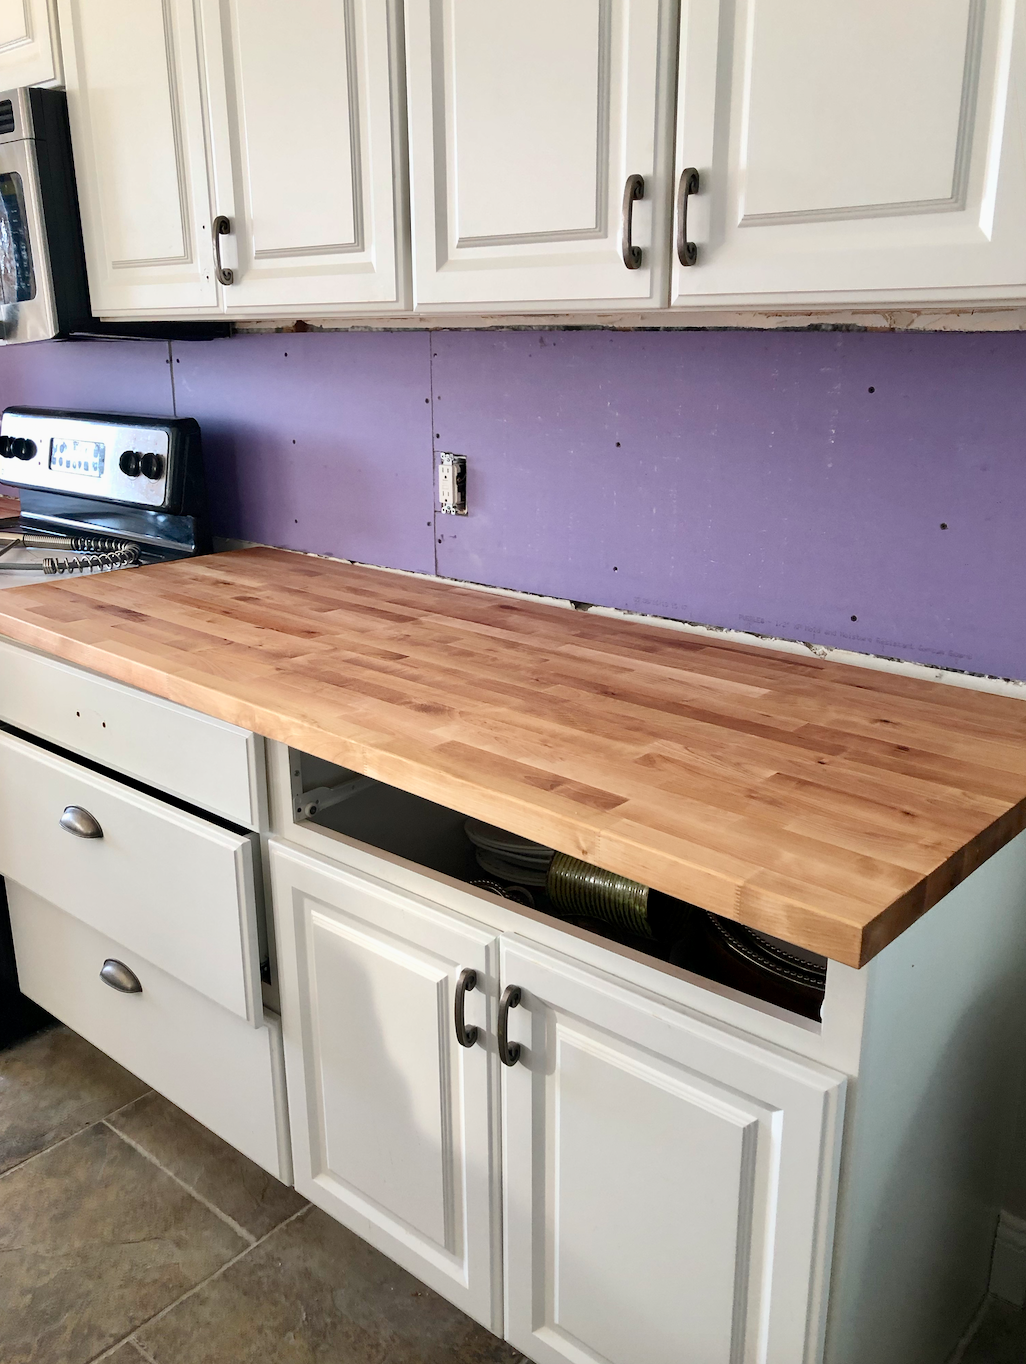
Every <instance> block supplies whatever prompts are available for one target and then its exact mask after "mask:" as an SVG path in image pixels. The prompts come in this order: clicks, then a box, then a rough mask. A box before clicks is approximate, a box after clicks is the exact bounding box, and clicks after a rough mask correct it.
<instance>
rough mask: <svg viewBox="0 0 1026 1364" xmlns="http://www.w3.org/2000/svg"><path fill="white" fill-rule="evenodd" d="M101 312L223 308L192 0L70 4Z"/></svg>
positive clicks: (71, 71)
mask: <svg viewBox="0 0 1026 1364" xmlns="http://www.w3.org/2000/svg"><path fill="white" fill-rule="evenodd" d="M59 4H60V9H59V13H60V24H61V35H62V44H63V52H64V64H65V74H66V80H67V88H68V112H69V115H70V119H71V137H72V145H73V148H74V153H75V171H76V178H77V181H78V194H79V203H80V205H81V210H82V233H83V237H84V239H85V250H86V264H87V267H88V271H89V293H90V300H91V302H92V307H93V312H94V313H96V314H97V315H98V316H107V315H114V316H117V315H125V314H131V313H162V314H168V313H170V314H174V313H175V312H178V311H186V310H187V311H189V312H196V311H198V310H205V309H216V308H217V306H218V292H217V284H216V281H215V279H214V267H213V246H212V237H211V216H210V215H211V205H210V192H209V189H208V184H207V162H206V137H205V132H204V124H203V107H202V98H201V91H200V66H199V56H198V53H197V46H196V44H197V32H196V24H195V16H194V14H193V8H192V0H59Z"/></svg>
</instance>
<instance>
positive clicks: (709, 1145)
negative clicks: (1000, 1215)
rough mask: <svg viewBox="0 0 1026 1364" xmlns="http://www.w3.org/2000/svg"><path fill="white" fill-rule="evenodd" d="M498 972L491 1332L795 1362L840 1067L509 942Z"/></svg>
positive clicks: (657, 1363) (665, 1357)
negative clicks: (498, 1121) (500, 1049)
mask: <svg viewBox="0 0 1026 1364" xmlns="http://www.w3.org/2000/svg"><path fill="white" fill-rule="evenodd" d="M501 975H502V984H503V986H504V988H505V989H508V987H509V986H511V985H512V986H519V987H520V989H521V1001H520V1004H519V1006H517V1007H514V1008H512V1009H510V1010H509V1011H508V1035H509V1038H510V1040H511V1042H520V1044H521V1052H520V1056H519V1058H518V1059H517V1061H516V1063H515V1064H514V1065H512V1066H509V1067H505V1066H504V1067H503V1152H504V1161H505V1164H504V1170H503V1189H504V1200H503V1201H504V1226H505V1236H504V1240H505V1246H504V1261H505V1275H506V1332H505V1333H506V1339H507V1340H508V1341H510V1342H511V1343H512V1344H513V1345H515V1346H516V1347H517V1349H519V1350H522V1351H523V1352H524V1353H525V1354H526V1355H527V1356H528V1357H529V1358H530V1359H531V1360H534V1361H536V1364H554V1361H563V1360H570V1361H573V1364H639V1361H644V1364H682V1361H684V1360H693V1361H695V1364H741V1361H755V1360H759V1361H767V1364H803V1361H804V1362H805V1364H811V1361H813V1360H815V1359H817V1358H818V1357H819V1355H820V1353H821V1350H822V1332H823V1317H824V1309H825V1301H826V1283H827V1272H828V1263H829V1248H830V1241H831V1235H832V1221H833V1206H834V1198H835V1186H836V1171H837V1159H838V1151H839V1141H840V1120H841V1109H842V1100H843V1093H844V1079H843V1077H841V1076H839V1075H836V1074H834V1073H832V1072H829V1071H826V1070H825V1069H823V1068H821V1067H818V1066H814V1065H813V1064H811V1063H809V1062H806V1061H803V1060H799V1059H798V1058H795V1057H793V1056H790V1055H788V1054H786V1053H783V1052H779V1051H775V1050H773V1049H771V1048H770V1047H768V1046H764V1045H762V1044H759V1043H757V1042H755V1041H754V1040H751V1039H747V1038H744V1037H741V1036H738V1035H737V1034H734V1033H732V1032H729V1031H727V1030H726V1029H725V1028H722V1027H719V1026H715V1025H713V1024H711V1023H707V1022H704V1021H702V1020H701V1019H699V1018H696V1017H693V1016H691V1015H689V1014H686V1013H684V1012H683V1011H681V1010H678V1009H674V1008H672V1007H670V1006H668V1005H665V1004H662V1003H660V1002H658V1001H657V1000H655V999H653V998H650V997H648V996H646V995H643V994H642V993H641V992H639V991H636V990H631V989H629V988H627V987H625V986H622V985H620V984H618V983H617V982H616V981H614V980H612V979H611V978H606V977H603V976H601V975H599V974H598V973H596V972H592V971H589V970H587V969H585V968H582V967H579V966H577V965H576V964H574V963H572V962H570V961H567V960H564V959H562V958H560V957H558V956H556V955H555V954H551V953H548V952H545V951H543V950H542V949H539V948H536V947H534V946H533V945H531V944H529V943H526V942H522V941H520V940H518V939H517V938H516V937H513V936H508V937H504V938H503V941H502V948H501ZM502 1022H503V1020H502V1010H501V1009H500V1017H499V1020H498V1026H499V1029H500V1031H501V1028H502Z"/></svg>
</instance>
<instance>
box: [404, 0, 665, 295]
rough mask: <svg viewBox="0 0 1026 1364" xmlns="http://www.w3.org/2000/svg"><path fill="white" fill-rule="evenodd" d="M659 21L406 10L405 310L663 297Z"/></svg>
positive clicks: (601, 9) (467, 0) (411, 1)
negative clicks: (635, 253)
mask: <svg viewBox="0 0 1026 1364" xmlns="http://www.w3.org/2000/svg"><path fill="white" fill-rule="evenodd" d="M675 9H676V6H675V5H673V4H671V3H670V0H662V2H661V0H559V3H558V4H553V3H551V0H518V3H517V4H513V5H492V4H481V3H480V0H407V4H406V43H407V73H408V86H409V98H410V175H411V195H412V215H413V270H414V295H415V299H416V303H417V306H418V307H419V308H422V309H431V308H442V309H444V308H447V307H448V308H462V309H468V308H469V309H474V308H479V307H488V306H491V305H503V307H504V308H505V309H507V310H509V309H513V310H535V311H546V310H551V308H552V306H553V305H554V304H559V303H567V304H573V305H574V306H575V307H585V308H589V307H601V306H604V305H605V306H608V305H609V304H611V303H612V304H630V306H631V307H634V308H636V307H655V306H659V305H660V304H662V303H663V302H664V301H665V290H666V284H667V279H666V267H667V259H668V226H669V216H670V188H671V187H670V182H669V157H670V153H671V150H672V149H671V147H670V132H671V128H672V124H673V110H672V71H673V51H674V47H675V41H674V35H673V33H672V22H673V19H674V17H675V16H674V14H673V13H671V11H675ZM631 177H641V180H642V181H643V193H642V197H640V198H635V199H631V200H629V201H628V202H627V206H626V207H625V191H626V188H627V185H628V181H630V180H631ZM633 183H634V184H637V183H638V182H637V181H634V182H633ZM638 188H639V189H641V186H640V185H639V186H638ZM625 218H626V219H627V220H628V222H629V224H630V242H629V243H628V241H627V237H628V232H627V229H626V228H625V225H624V223H625ZM630 247H637V248H639V249H640V256H639V257H636V258H632V260H631V265H632V267H634V265H635V260H638V259H640V264H639V265H637V266H636V268H628V266H627V264H625V255H628V256H630V255H631V252H630Z"/></svg>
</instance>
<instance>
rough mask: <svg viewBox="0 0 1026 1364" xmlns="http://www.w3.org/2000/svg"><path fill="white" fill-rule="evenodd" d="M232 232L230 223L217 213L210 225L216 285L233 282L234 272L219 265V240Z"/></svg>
mask: <svg viewBox="0 0 1026 1364" xmlns="http://www.w3.org/2000/svg"><path fill="white" fill-rule="evenodd" d="M231 230H232V225H231V221H230V220H229V219H228V218H226V217H225V216H224V214H223V213H219V214H218V215H217V217H216V218H215V219H214V221H213V223H212V224H211V231H212V232H213V236H214V274H215V276H216V277H217V282H218V284H233V283H234V282H235V271H234V270H229V269H227V268H226V267H225V266H223V265H222V264H221V238H222V237H227V236H228V234H229V233H230V232H231Z"/></svg>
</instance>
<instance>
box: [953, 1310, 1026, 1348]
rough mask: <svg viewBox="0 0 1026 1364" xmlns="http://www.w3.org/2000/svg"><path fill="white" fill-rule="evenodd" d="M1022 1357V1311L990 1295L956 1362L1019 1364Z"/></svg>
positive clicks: (1025, 1324)
mask: <svg viewBox="0 0 1026 1364" xmlns="http://www.w3.org/2000/svg"><path fill="white" fill-rule="evenodd" d="M1024 1360H1026V1311H1023V1309H1022V1308H1020V1307H1013V1306H1012V1304H1011V1303H1010V1302H1004V1301H1002V1299H1001V1298H991V1300H990V1302H989V1303H988V1304H987V1310H986V1312H985V1313H984V1316H983V1320H982V1321H981V1322H980V1326H979V1329H978V1330H977V1332H976V1334H975V1335H974V1336H973V1338H972V1340H971V1342H970V1343H969V1346H968V1348H967V1349H966V1351H965V1353H964V1354H963V1355H962V1359H961V1361H960V1364H1023V1361H1024Z"/></svg>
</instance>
